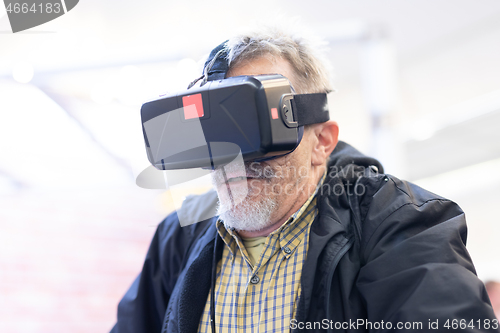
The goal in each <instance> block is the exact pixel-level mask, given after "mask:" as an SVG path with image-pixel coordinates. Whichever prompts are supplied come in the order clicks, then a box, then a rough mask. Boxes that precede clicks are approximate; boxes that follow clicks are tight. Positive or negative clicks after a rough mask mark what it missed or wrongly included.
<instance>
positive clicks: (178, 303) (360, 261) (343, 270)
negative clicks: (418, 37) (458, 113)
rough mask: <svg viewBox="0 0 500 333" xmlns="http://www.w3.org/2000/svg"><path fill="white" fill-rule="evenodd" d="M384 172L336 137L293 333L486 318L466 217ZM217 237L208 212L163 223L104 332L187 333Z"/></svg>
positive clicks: (194, 323) (199, 202)
mask: <svg viewBox="0 0 500 333" xmlns="http://www.w3.org/2000/svg"><path fill="white" fill-rule="evenodd" d="M377 169H378V171H380V172H377ZM381 172H382V166H381V165H380V164H379V162H378V161H376V160H374V159H372V158H368V157H365V156H363V155H362V154H361V153H359V152H358V151H356V150H355V149H354V148H352V147H350V146H349V145H347V144H345V143H343V142H339V144H338V145H337V147H336V148H335V150H334V152H333V153H332V155H331V157H330V161H329V173H328V175H327V178H326V179H325V182H324V184H323V187H322V188H321V189H320V190H319V192H318V200H317V204H318V216H317V218H316V219H315V220H314V222H313V224H312V226H311V232H310V236H309V237H310V239H309V244H310V245H309V250H308V254H307V259H306V262H305V263H304V267H303V270H302V278H301V287H302V292H301V295H300V297H299V302H298V305H297V313H296V318H295V319H296V321H293V322H292V324H293V325H291V328H292V329H293V331H296V332H301V331H305V330H306V329H307V328H312V330H314V331H321V330H325V331H326V330H328V331H330V330H331V331H334V330H339V329H340V331H345V332H363V331H371V330H373V331H375V330H376V329H377V328H379V329H380V330H379V331H384V330H386V329H387V330H391V329H389V328H392V330H393V331H394V330H396V331H398V329H397V328H398V326H397V325H400V324H398V323H402V325H406V327H402V328H401V329H400V330H404V331H405V332H412V331H415V332H422V331H428V330H429V325H431V324H432V325H433V327H435V325H436V324H437V325H438V331H452V330H453V329H452V328H454V326H452V324H453V323H454V322H457V323H462V322H464V321H465V322H466V323H467V324H470V322H471V320H473V322H472V324H475V325H474V328H472V326H469V327H466V328H464V329H460V326H458V327H459V329H460V331H461V332H469V331H470V332H472V331H474V332H477V331H481V330H479V329H478V323H481V329H483V328H484V323H483V321H484V320H486V319H489V320H493V319H494V318H495V317H494V314H493V310H492V308H491V306H490V303H489V299H488V296H487V294H486V291H485V288H484V286H483V284H482V283H481V281H480V280H479V279H478V278H477V277H476V274H475V270H474V266H473V264H472V261H471V259H470V257H469V254H468V252H467V250H466V248H465V242H466V237H467V230H466V224H465V216H464V213H463V212H462V210H461V209H460V208H459V207H458V206H457V205H456V204H455V203H453V202H451V201H449V200H447V199H444V198H442V197H439V196H437V195H435V194H432V193H430V192H428V191H425V190H423V189H421V188H420V187H418V186H416V185H413V184H411V183H408V182H405V181H401V180H399V179H397V178H395V177H392V176H390V175H385V174H383V173H381ZM203 200H208V201H209V204H207V202H203ZM215 200H216V197H215V195H214V194H213V193H212V194H209V199H207V198H206V197H198V198H196V199H194V201H193V207H196V209H197V210H199V209H200V208H199V207H205V206H209V205H213V204H214V202H213V201H215ZM196 209H195V210H193V212H194V213H195V214H196ZM216 237H219V236H218V235H217V232H216V229H215V218H212V219H210V220H206V221H203V222H200V223H196V224H193V225H190V226H187V227H182V228H181V227H180V225H179V221H178V219H177V213H172V214H170V215H169V216H168V217H167V218H166V219H165V220H164V221H163V222H161V224H160V225H159V226H158V229H157V231H156V234H155V236H154V238H153V241H152V243H151V246H150V248H149V251H148V254H147V256H146V260H145V263H144V267H143V270H142V272H141V274H140V275H139V276H138V277H137V279H136V280H135V281H134V283H133V284H132V286H131V287H130V289H129V290H128V292H127V293H126V295H125V296H124V297H123V299H122V300H121V302H120V304H119V306H118V322H117V324H116V325H115V327H114V328H113V330H112V332H114V333H118V332H120V333H125V332H135V333H146V332H182V333H187V332H196V330H197V327H198V324H199V321H200V318H201V315H202V312H203V308H204V306H205V303H206V301H207V296H208V293H209V290H210V281H211V270H212V263H213V258H214V253H215V258H216V260H217V258H218V257H220V255H221V252H222V251H221V246H222V243H223V242H220V241H218V242H217V244H218V249H217V251H214V240H215V238H216ZM216 320H217V318H216ZM360 320H364V322H361V321H360ZM453 320H455V321H453ZM436 321H437V322H436ZM478 321H480V322H478ZM307 322H309V324H308V323H307ZM314 322H316V324H314ZM408 323H409V324H408ZM419 323H421V324H420V325H421V326H419ZM447 323H448V325H449V329H447V327H446V326H445V325H446V324H447ZM356 324H359V325H356ZM314 325H315V326H314ZM388 325H391V327H388ZM408 325H412V328H408ZM462 328H463V326H462ZM486 331H488V332H492V331H497V332H498V331H500V330H498V329H497V330H493V329H491V328H490V330H486Z"/></svg>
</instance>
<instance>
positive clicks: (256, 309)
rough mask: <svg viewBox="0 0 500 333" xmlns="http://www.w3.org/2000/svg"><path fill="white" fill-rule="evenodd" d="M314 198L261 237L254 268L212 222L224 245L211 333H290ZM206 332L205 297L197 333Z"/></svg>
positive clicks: (236, 240)
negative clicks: (276, 227) (214, 327)
mask: <svg viewBox="0 0 500 333" xmlns="http://www.w3.org/2000/svg"><path fill="white" fill-rule="evenodd" d="M324 178H325V177H324V176H323V179H324ZM321 183H322V182H320V184H321ZM315 195H316V193H314V194H313V195H312V196H311V197H310V198H309V199H308V200H307V201H306V202H305V203H304V205H303V206H302V207H301V208H300V209H299V210H298V211H297V212H296V213H295V214H293V215H292V216H291V217H290V218H289V219H288V220H287V221H286V222H285V223H284V224H283V225H282V226H281V227H280V228H278V229H277V230H275V231H273V232H272V233H271V234H269V236H267V238H266V241H265V244H264V247H263V250H262V253H261V255H260V258H259V259H257V260H256V265H255V266H254V265H252V264H251V261H250V259H249V257H248V253H247V251H246V249H245V247H244V245H243V242H242V240H241V238H240V237H239V236H238V234H237V233H235V232H234V231H233V230H231V229H229V230H228V229H226V228H225V227H224V224H223V223H222V221H220V220H219V221H217V230H218V232H219V235H220V236H221V238H222V239H223V241H224V243H225V244H226V246H224V249H223V253H222V259H221V260H220V261H219V263H218V265H217V281H216V283H215V321H216V330H217V332H288V331H289V330H290V320H291V319H292V318H293V317H294V315H295V308H296V304H297V300H298V297H299V295H300V277H301V273H302V265H303V263H304V261H305V260H306V254H307V250H308V247H309V244H308V241H309V229H310V226H311V224H312V222H313V221H314V218H315V217H316V215H317V214H318V209H317V207H316V198H315ZM210 327H211V325H210V294H209V296H208V299H207V303H206V305H205V309H204V311H203V315H202V318H201V321H200V325H199V327H198V332H210V330H211V329H210Z"/></svg>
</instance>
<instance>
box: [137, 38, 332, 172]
mask: <svg viewBox="0 0 500 333" xmlns="http://www.w3.org/2000/svg"><path fill="white" fill-rule="evenodd" d="M224 45H225V43H223V44H221V45H219V46H218V47H217V48H216V49H214V50H213V51H212V53H211V54H210V57H209V60H208V61H207V62H206V64H205V69H204V74H203V76H201V77H200V78H198V79H197V80H195V81H193V83H191V84H190V86H189V87H188V89H187V90H186V91H183V92H181V93H179V94H176V95H171V96H168V97H164V98H161V99H158V100H155V101H152V102H148V103H145V104H144V105H143V106H142V108H141V119H142V129H143V133H144V140H145V143H146V151H147V156H148V159H149V161H150V162H151V164H152V165H153V166H154V167H155V168H157V169H159V170H173V169H186V168H199V167H201V168H210V169H214V168H217V167H219V166H222V165H225V164H227V163H230V162H231V161H233V160H234V159H235V158H236V157H237V156H238V155H240V154H241V155H242V157H243V160H244V161H254V160H255V161H263V160H266V159H270V158H275V157H278V156H282V155H285V154H288V153H290V152H292V151H293V150H294V149H295V148H296V147H297V146H298V144H299V143H300V140H301V138H302V134H303V126H304V125H308V124H315V123H321V122H325V121H327V120H329V119H330V116H329V112H328V103H327V96H326V93H318V94H293V93H292V89H293V88H292V87H291V86H290V83H289V81H288V80H287V79H286V78H285V77H284V76H282V75H279V74H270V75H257V76H237V77H231V78H225V75H226V73H227V70H228V61H227V59H226V54H225V52H226V51H225V48H224ZM201 79H203V80H202V82H201V84H200V86H196V87H194V85H195V83H196V82H197V81H199V80H201Z"/></svg>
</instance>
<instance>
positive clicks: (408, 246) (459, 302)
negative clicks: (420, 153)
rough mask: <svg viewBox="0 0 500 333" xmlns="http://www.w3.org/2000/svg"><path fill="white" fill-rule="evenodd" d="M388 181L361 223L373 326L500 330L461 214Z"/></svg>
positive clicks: (361, 283)
mask: <svg viewBox="0 0 500 333" xmlns="http://www.w3.org/2000/svg"><path fill="white" fill-rule="evenodd" d="M384 180H385V184H384V185H383V186H381V187H380V189H379V190H378V192H377V193H376V194H375V195H374V196H373V198H372V199H371V200H372V202H371V203H370V205H369V209H368V210H367V212H366V216H365V219H364V222H363V239H362V243H361V244H362V245H361V250H362V268H361V269H360V272H359V276H358V280H357V286H358V288H359V290H360V292H361V294H362V296H363V298H364V301H365V302H366V303H365V304H366V307H367V314H368V322H371V323H372V324H373V323H378V324H376V325H380V323H381V322H382V321H383V322H384V323H386V326H384V327H385V330H382V331H386V330H387V331H391V329H389V327H388V325H387V323H390V324H389V325H391V326H392V331H394V330H395V329H397V330H404V331H405V332H413V331H414V332H422V331H430V330H435V328H437V330H436V331H453V328H456V329H457V330H460V332H479V331H485V332H498V331H499V330H498V329H494V328H495V327H498V322H497V324H496V325H495V322H494V320H495V316H494V314H493V310H492V308H491V305H490V303H489V299H488V296H487V294H486V291H485V288H484V285H483V284H482V282H481V281H480V280H479V279H478V278H477V276H476V273H475V269H474V266H473V264H472V261H471V258H470V256H469V254H468V252H467V249H466V248H465V243H466V237H467V229H466V224H465V215H464V213H463V211H462V210H461V209H460V207H458V206H457V205H456V204H455V203H453V202H451V201H449V200H446V199H444V198H441V197H438V196H436V195H434V194H432V193H429V192H427V191H425V190H423V189H421V188H419V187H417V186H415V185H413V184H410V183H406V182H402V181H399V180H398V179H396V178H392V177H386V178H385V179H384ZM488 323H489V324H488ZM397 325H399V326H397ZM401 325H405V326H404V327H401ZM446 325H448V326H449V328H448V327H447V326H446ZM487 327H489V329H487ZM368 328H370V326H368Z"/></svg>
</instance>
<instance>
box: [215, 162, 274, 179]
mask: <svg viewBox="0 0 500 333" xmlns="http://www.w3.org/2000/svg"><path fill="white" fill-rule="evenodd" d="M238 177H246V178H253V179H267V180H271V179H273V178H277V173H276V170H274V169H273V168H272V167H271V166H269V165H268V164H264V163H262V162H253V161H250V162H244V163H229V164H227V165H225V166H223V167H219V168H217V169H215V171H213V173H212V178H213V180H214V182H215V183H217V184H220V183H224V182H226V180H229V179H231V178H238Z"/></svg>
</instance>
